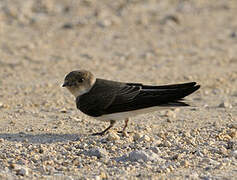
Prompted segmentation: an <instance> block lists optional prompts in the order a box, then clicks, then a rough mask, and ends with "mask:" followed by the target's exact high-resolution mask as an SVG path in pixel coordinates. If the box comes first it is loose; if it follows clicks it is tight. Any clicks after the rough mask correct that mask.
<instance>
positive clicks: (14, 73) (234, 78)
mask: <svg viewBox="0 0 237 180" xmlns="http://www.w3.org/2000/svg"><path fill="white" fill-rule="evenodd" d="M236 15H237V1H236V0H228V1H223V0H210V1H206V0H199V1H197V0H186V1H185V0H166V1H158V0H146V1H142V0H116V1H112V0H111V1H109V0H100V1H92V0H80V1H79V0H78V1H73V0H71V1H70V0H24V2H23V1H22V0H1V1H0V124H1V125H0V179H18V178H23V179H32V178H33V179H39V178H41V179H97V180H99V179H106V178H108V179H125V178H126V179H136V178H137V179H159V178H165V179H174V178H176V179H184V178H187V179H235V178H234V177H237V147H236V146H237V145H236V139H237V132H236V131H237V20H236ZM76 69H87V70H90V71H91V72H93V73H94V74H95V75H96V76H98V77H100V78H106V79H112V80H119V81H125V82H142V83H146V84H169V83H178V82H188V81H197V82H198V83H199V84H201V86H202V87H201V89H200V90H199V91H198V92H196V93H195V94H193V95H191V96H189V97H188V98H187V100H188V102H190V104H191V105H192V107H189V108H178V109H174V110H167V111H166V110H164V111H160V112H154V113H149V114H146V115H141V116H137V117H133V118H132V120H131V121H130V124H129V129H128V131H130V132H131V133H130V134H129V135H128V137H123V136H122V135H120V134H117V133H115V131H112V132H111V133H110V134H108V135H106V136H103V137H92V136H90V134H91V133H93V132H97V131H99V130H102V129H104V128H105V127H106V126H108V124H106V123H103V122H99V121H96V120H94V119H93V118H90V117H87V116H85V115H84V114H82V113H81V112H79V111H78V110H77V109H76V106H75V101H74V97H73V96H72V95H71V94H70V93H69V92H68V91H66V90H65V89H63V88H61V87H60V85H61V84H62V82H63V79H64V76H65V74H67V73H68V72H70V71H72V70H76ZM122 126H123V122H121V123H117V125H116V127H115V128H114V130H118V129H121V128H122Z"/></svg>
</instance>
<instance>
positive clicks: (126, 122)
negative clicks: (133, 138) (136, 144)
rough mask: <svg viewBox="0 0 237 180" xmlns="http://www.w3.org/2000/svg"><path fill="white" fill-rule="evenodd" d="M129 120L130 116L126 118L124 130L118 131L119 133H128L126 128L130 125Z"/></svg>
mask: <svg viewBox="0 0 237 180" xmlns="http://www.w3.org/2000/svg"><path fill="white" fill-rule="evenodd" d="M128 121H129V118H126V119H125V120H124V122H125V125H124V127H123V130H122V131H118V133H122V134H124V135H125V134H126V132H125V130H126V128H127V127H128Z"/></svg>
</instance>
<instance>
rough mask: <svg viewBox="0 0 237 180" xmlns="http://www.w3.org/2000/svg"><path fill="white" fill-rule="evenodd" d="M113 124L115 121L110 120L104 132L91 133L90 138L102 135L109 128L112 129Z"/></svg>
mask: <svg viewBox="0 0 237 180" xmlns="http://www.w3.org/2000/svg"><path fill="white" fill-rule="evenodd" d="M114 124H115V121H114V120H110V125H109V127H107V128H106V129H105V130H104V131H101V132H98V133H93V134H92V136H97V135H100V136H102V135H104V134H105V133H106V132H107V131H108V130H109V129H110V128H112V127H113V126H114Z"/></svg>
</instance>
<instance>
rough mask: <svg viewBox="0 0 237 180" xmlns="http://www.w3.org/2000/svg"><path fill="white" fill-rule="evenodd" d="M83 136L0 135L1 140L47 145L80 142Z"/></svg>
mask: <svg viewBox="0 0 237 180" xmlns="http://www.w3.org/2000/svg"><path fill="white" fill-rule="evenodd" d="M82 136H83V135H79V134H53V133H44V134H26V133H22V132H20V133H9V134H7V133H2V134H0V139H4V140H6V141H11V142H25V143H26V142H27V143H38V144H47V143H57V142H66V141H78V140H79V139H80V137H82Z"/></svg>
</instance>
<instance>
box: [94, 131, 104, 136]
mask: <svg viewBox="0 0 237 180" xmlns="http://www.w3.org/2000/svg"><path fill="white" fill-rule="evenodd" d="M105 133H106V132H104V131H102V132H97V133H93V134H91V135H92V136H103V135H105Z"/></svg>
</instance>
